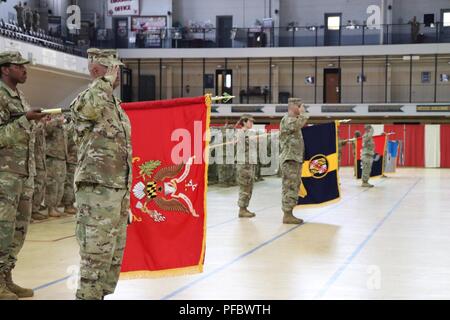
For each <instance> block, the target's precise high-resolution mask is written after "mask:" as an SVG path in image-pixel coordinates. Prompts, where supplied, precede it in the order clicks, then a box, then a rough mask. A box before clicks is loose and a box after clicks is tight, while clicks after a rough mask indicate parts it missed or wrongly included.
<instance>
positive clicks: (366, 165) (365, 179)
mask: <svg viewBox="0 0 450 320" xmlns="http://www.w3.org/2000/svg"><path fill="white" fill-rule="evenodd" d="M364 129H365V132H364V135H363V138H362V150H361V152H362V154H361V163H362V185H361V186H362V187H364V188H372V187H373V185H372V184H370V183H369V178H370V173H371V171H372V164H373V156H374V155H375V142H374V140H373V128H372V126H371V125H369V124H366V125H365V127H364Z"/></svg>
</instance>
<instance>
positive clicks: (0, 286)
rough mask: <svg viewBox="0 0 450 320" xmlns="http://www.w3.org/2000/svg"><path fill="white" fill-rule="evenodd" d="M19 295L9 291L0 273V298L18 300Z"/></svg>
mask: <svg viewBox="0 0 450 320" xmlns="http://www.w3.org/2000/svg"><path fill="white" fill-rule="evenodd" d="M18 299H19V297H18V296H17V295H16V294H14V293H13V292H11V291H10V290H9V289H8V287H7V286H6V281H5V278H4V277H3V274H0V300H18Z"/></svg>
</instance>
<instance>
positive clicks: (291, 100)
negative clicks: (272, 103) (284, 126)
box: [288, 98, 303, 106]
mask: <svg viewBox="0 0 450 320" xmlns="http://www.w3.org/2000/svg"><path fill="white" fill-rule="evenodd" d="M302 103H303V102H302V99H300V98H289V99H288V104H295V105H297V106H300V105H301V104H302Z"/></svg>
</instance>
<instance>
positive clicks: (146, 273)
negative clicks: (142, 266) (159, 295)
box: [120, 265, 203, 280]
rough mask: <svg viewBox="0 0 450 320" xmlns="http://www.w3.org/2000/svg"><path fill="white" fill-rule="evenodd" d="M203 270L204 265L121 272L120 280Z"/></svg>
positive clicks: (194, 272) (187, 273)
mask: <svg viewBox="0 0 450 320" xmlns="http://www.w3.org/2000/svg"><path fill="white" fill-rule="evenodd" d="M202 272H203V265H198V266H192V267H186V268H176V269H167V270H158V271H148V270H142V271H130V272H122V273H120V280H133V279H156V278H165V277H176V276H188V275H193V274H197V273H202Z"/></svg>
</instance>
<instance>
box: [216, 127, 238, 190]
mask: <svg viewBox="0 0 450 320" xmlns="http://www.w3.org/2000/svg"><path fill="white" fill-rule="evenodd" d="M230 130H234V128H233V127H232V126H224V127H222V128H221V130H220V131H221V133H222V139H223V141H222V143H224V145H223V147H222V148H223V149H222V150H223V151H222V155H223V160H222V164H218V165H217V175H218V179H219V184H220V185H221V186H225V187H231V186H235V185H236V166H235V165H234V164H232V163H231V164H230V163H227V148H230V146H229V145H228V144H225V143H227V142H230V141H227V131H228V132H230ZM230 136H231V135H230ZM233 148H234V149H235V146H233ZM228 156H231V157H234V152H233V154H231V155H228Z"/></svg>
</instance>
